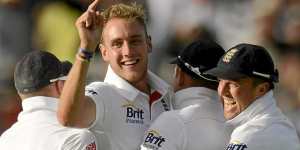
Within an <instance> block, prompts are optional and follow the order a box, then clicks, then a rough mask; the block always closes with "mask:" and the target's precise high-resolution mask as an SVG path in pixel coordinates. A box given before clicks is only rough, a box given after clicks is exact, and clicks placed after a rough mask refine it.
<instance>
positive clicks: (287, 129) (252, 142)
mask: <svg viewBox="0 0 300 150" xmlns="http://www.w3.org/2000/svg"><path fill="white" fill-rule="evenodd" d="M227 123H228V125H231V126H233V127H234V128H235V129H234V131H233V132H232V134H231V139H230V143H229V144H228V145H227V148H226V149H225V150H300V144H299V139H298V137H297V133H296V130H295V128H294V126H293V125H292V124H291V122H290V121H289V120H288V119H287V118H286V117H285V116H284V115H283V114H282V113H281V111H280V110H279V109H278V107H277V106H276V102H275V99H274V98H273V92H272V91H270V92H268V93H266V94H265V95H264V96H262V97H260V98H258V99H257V100H255V101H254V102H253V103H252V104H250V106H248V107H247V108H246V109H245V110H244V111H243V112H241V113H240V114H239V115H237V116H236V117H234V118H233V119H231V120H229V121H227Z"/></svg>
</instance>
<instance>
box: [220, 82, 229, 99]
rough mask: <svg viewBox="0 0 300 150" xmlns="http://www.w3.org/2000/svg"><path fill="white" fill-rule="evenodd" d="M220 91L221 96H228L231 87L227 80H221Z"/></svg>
mask: <svg viewBox="0 0 300 150" xmlns="http://www.w3.org/2000/svg"><path fill="white" fill-rule="evenodd" d="M218 93H219V95H220V96H228V95H229V87H228V83H227V82H226V80H220V82H219V86H218Z"/></svg>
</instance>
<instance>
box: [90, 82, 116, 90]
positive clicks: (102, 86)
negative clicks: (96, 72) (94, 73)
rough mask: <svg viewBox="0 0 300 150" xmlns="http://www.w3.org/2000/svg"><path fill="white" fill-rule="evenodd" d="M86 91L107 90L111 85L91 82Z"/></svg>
mask: <svg viewBox="0 0 300 150" xmlns="http://www.w3.org/2000/svg"><path fill="white" fill-rule="evenodd" d="M86 88H87V89H107V88H108V89H109V88H112V86H111V85H109V84H107V83H105V82H92V83H90V84H88V85H87V86H86Z"/></svg>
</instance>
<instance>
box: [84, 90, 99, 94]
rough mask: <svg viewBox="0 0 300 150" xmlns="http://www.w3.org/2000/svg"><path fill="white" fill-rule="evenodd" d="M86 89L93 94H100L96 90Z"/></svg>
mask: <svg viewBox="0 0 300 150" xmlns="http://www.w3.org/2000/svg"><path fill="white" fill-rule="evenodd" d="M86 91H87V93H90V94H92V95H98V93H97V92H96V91H94V90H86Z"/></svg>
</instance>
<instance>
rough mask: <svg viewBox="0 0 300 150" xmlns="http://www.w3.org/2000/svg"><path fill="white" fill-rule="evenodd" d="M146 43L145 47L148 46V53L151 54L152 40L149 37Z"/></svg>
mask: <svg viewBox="0 0 300 150" xmlns="http://www.w3.org/2000/svg"><path fill="white" fill-rule="evenodd" d="M146 42H147V45H148V53H151V52H152V40H151V36H150V35H148V36H147V40H146Z"/></svg>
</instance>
